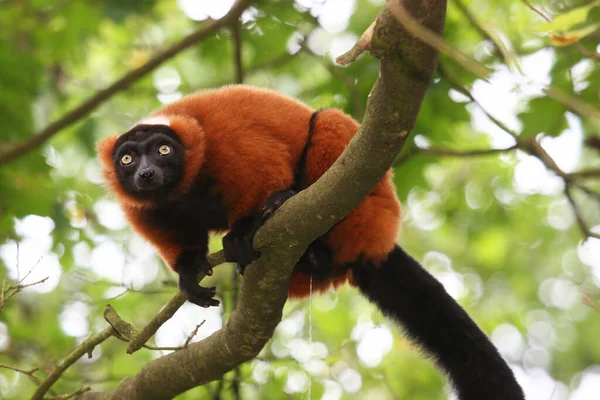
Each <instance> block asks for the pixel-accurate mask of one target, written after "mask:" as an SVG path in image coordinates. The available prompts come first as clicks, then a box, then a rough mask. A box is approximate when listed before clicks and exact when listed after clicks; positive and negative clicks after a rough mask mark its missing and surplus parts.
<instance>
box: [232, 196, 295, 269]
mask: <svg viewBox="0 0 600 400" xmlns="http://www.w3.org/2000/svg"><path fill="white" fill-rule="evenodd" d="M295 194H296V191H294V190H291V189H289V190H282V191H280V192H275V193H273V194H272V195H271V197H269V200H267V204H266V205H265V206H264V207H263V209H262V210H261V213H260V214H259V215H253V216H250V217H245V218H242V219H240V220H239V221H236V222H235V223H234V224H233V225H232V227H231V231H229V233H228V234H227V235H225V237H223V251H224V252H225V260H227V261H228V262H235V263H237V270H238V272H239V273H240V274H241V275H243V274H244V271H245V269H246V265H248V264H250V263H252V261H254V260H256V259H257V258H258V257H260V252H258V251H256V250H254V248H253V247H252V242H253V241H254V235H255V234H256V231H257V230H258V228H260V227H261V226H262V225H263V224H264V223H265V221H266V220H268V219H269V218H270V217H271V216H272V215H273V213H274V212H275V211H277V209H278V208H279V207H281V205H282V204H283V203H285V201H286V200H288V199H289V198H290V197H292V196H293V195H295Z"/></svg>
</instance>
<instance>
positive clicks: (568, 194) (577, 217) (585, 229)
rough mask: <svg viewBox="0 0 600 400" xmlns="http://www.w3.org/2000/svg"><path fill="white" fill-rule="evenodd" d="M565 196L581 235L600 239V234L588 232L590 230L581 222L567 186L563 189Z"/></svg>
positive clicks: (581, 219) (579, 212)
mask: <svg viewBox="0 0 600 400" xmlns="http://www.w3.org/2000/svg"><path fill="white" fill-rule="evenodd" d="M565 196H566V197H567V200H568V201H569V204H570V205H571V209H572V210H573V214H575V219H576V220H577V224H578V225H579V228H580V229H581V231H582V232H583V234H584V235H585V236H586V237H591V238H596V239H600V234H597V233H594V232H592V231H591V230H590V228H589V227H588V226H587V224H586V223H585V221H584V220H583V216H582V215H581V211H579V207H578V206H577V203H575V200H574V199H573V196H571V192H570V187H569V185H568V184H567V186H566V187H565Z"/></svg>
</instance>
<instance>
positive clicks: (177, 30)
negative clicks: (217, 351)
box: [0, 0, 600, 400]
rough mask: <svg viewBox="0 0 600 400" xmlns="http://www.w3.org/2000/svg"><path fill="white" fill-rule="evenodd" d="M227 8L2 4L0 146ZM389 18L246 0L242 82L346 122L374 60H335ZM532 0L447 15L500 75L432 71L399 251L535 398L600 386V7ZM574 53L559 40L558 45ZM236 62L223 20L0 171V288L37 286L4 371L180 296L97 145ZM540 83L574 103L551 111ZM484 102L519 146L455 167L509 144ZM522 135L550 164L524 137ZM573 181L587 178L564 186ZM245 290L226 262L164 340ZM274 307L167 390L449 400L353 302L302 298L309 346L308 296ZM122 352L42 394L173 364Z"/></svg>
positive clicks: (50, 359)
mask: <svg viewBox="0 0 600 400" xmlns="http://www.w3.org/2000/svg"><path fill="white" fill-rule="evenodd" d="M232 3H233V2H232V1H231V0H220V1H209V0H203V1H200V0H198V1H195V0H179V1H174V0H167V1H152V0H137V1H136V0H127V1H125V0H104V1H96V2H84V1H70V0H62V1H61V0H58V1H48V0H0V27H1V31H2V33H1V34H0V121H2V122H1V124H0V153H6V152H10V151H11V149H12V148H13V147H14V146H15V145H17V144H19V143H22V142H24V141H26V140H27V139H28V138H30V137H31V136H33V135H34V134H35V133H36V132H39V131H40V130H41V129H42V128H44V127H45V126H47V125H48V124H50V123H51V122H52V121H55V120H57V119H60V118H61V117H62V116H64V115H65V114H66V113H68V112H69V110H71V109H73V108H74V107H76V106H77V105H79V104H80V103H81V102H83V101H84V100H86V99H87V98H89V97H90V96H92V95H94V94H95V93H96V92H97V91H99V90H101V89H103V88H105V87H107V86H108V85H110V84H111V83H112V82H114V81H115V80H116V79H118V78H119V77H121V76H122V75H123V74H125V73H127V72H128V71H130V70H133V69H135V68H138V67H140V66H141V65H143V64H144V63H145V62H146V61H148V59H150V58H151V57H152V56H153V55H155V54H156V53H158V52H159V51H161V50H163V49H165V48H167V47H168V46H170V45H171V44H173V43H175V42H177V41H178V40H180V39H182V38H183V37H185V36H186V35H188V34H189V33H191V32H192V31H194V30H196V29H198V28H199V27H201V26H202V22H201V21H203V20H205V19H206V18H208V17H211V18H215V19H217V18H220V17H221V16H223V15H224V14H225V13H226V12H227V10H228V9H229V8H230V6H231V4H232ZM383 4H384V1H382V0H319V1H313V0H297V1H291V0H280V1H258V2H255V3H254V5H253V6H252V7H251V8H250V9H248V10H247V11H245V12H244V14H243V15H242V18H241V44H242V65H243V72H244V82H245V83H247V84H251V85H257V86H263V87H269V88H273V89H276V90H278V91H281V92H282V93H285V94H288V95H291V96H294V97H297V98H299V99H301V100H302V101H304V102H306V103H307V104H309V105H311V106H312V107H315V108H321V107H338V108H342V109H344V110H345V111H346V112H348V113H350V114H352V115H353V116H354V117H355V118H356V119H358V120H360V119H361V117H362V114H363V112H364V108H365V102H366V98H367V95H368V93H369V90H370V88H371V87H372V85H373V83H374V81H375V79H376V77H377V73H378V62H377V61H376V60H374V59H373V58H371V57H370V56H369V55H363V56H362V57H360V58H359V59H358V60H357V61H356V62H354V63H352V64H351V65H349V66H348V67H344V68H341V67H338V66H335V65H334V63H333V57H334V56H337V55H339V54H341V53H342V52H344V51H345V50H347V49H349V47H351V46H352V44H353V43H354V42H355V40H356V39H357V38H358V37H359V36H360V34H361V32H362V31H364V29H366V27H367V26H368V25H369V24H370V23H371V22H372V21H373V19H374V18H375V16H376V14H377V12H378V11H379V10H380V9H381V7H382V6H383ZM533 5H534V6H535V7H537V8H538V9H539V10H541V11H543V12H544V13H545V14H546V15H547V16H549V17H550V18H552V19H553V20H554V22H553V23H546V24H544V19H543V18H542V17H541V16H540V15H538V14H536V13H535V12H534V11H532V10H531V9H530V8H528V7H527V5H526V4H525V3H524V2H523V1H521V0H502V1H500V0H481V1H477V2H475V1H467V0H461V1H460V2H458V1H457V0H451V1H450V3H449V10H448V19H447V24H446V32H445V39H446V40H447V41H448V43H449V44H451V45H452V46H454V47H455V48H456V49H459V50H460V51H462V52H464V53H466V54H468V55H469V56H471V57H473V58H474V59H475V60H477V62H480V63H483V64H485V65H486V66H488V67H489V68H490V69H491V71H492V72H491V74H490V75H489V76H488V82H486V81H484V80H482V79H476V78H475V77H474V76H473V75H471V74H470V73H468V72H466V71H465V70H464V69H462V68H461V67H460V66H458V65H457V64H456V63H455V62H454V61H453V60H452V58H449V57H445V56H444V57H442V59H441V69H440V70H439V71H438V73H437V74H436V77H435V80H434V82H433V83H432V84H431V87H430V89H429V91H428V93H427V97H426V100H425V102H424V104H423V108H422V110H421V113H420V115H419V119H418V121H417V124H416V127H415V129H414V131H413V133H412V135H411V138H410V140H409V142H408V143H407V146H406V147H405V150H404V154H405V155H404V156H401V157H400V158H399V160H398V162H397V163H396V165H395V182H396V185H397V189H398V194H399V196H400V199H401V201H402V203H403V204H404V218H403V219H404V223H403V231H402V235H401V237H400V243H401V244H402V245H403V246H404V247H405V248H406V249H407V250H408V251H409V252H410V253H411V254H412V255H414V256H415V257H416V258H417V259H419V260H422V261H423V263H424V265H425V266H426V267H427V268H428V269H429V270H430V271H431V272H432V273H433V274H435V276H436V277H437V278H439V279H440V280H441V281H442V282H443V283H444V285H445V286H446V289H447V290H448V291H449V292H450V293H451V294H452V295H453V296H454V297H455V298H457V299H458V300H459V301H460V303H461V304H462V305H463V306H464V307H465V308H466V309H467V310H468V312H469V313H470V314H471V315H472V316H473V318H474V319H475V320H476V321H477V322H478V323H479V324H480V326H481V327H482V329H484V330H485V332H486V333H488V334H489V335H490V336H491V338H492V340H493V342H494V344H495V345H496V346H498V348H499V349H500V351H501V353H502V354H503V356H504V357H506V359H507V360H508V361H509V362H510V364H511V366H512V367H513V368H514V370H515V373H516V375H517V377H518V379H519V381H520V382H521V383H522V384H523V386H524V387H525V389H526V391H527V394H528V398H530V399H540V400H542V399H543V400H549V399H553V400H559V399H576V400H584V399H593V398H598V397H597V396H598V393H599V392H600V343H599V340H600V339H599V338H600V308H598V307H597V305H596V303H595V302H596V301H600V239H597V238H592V237H588V235H586V231H587V233H588V234H591V235H590V236H593V235H594V234H595V235H598V234H599V233H600V194H599V193H600V173H599V172H598V171H599V169H600V159H599V157H598V156H599V149H600V146H598V142H600V140H599V139H598V137H599V136H600V123H599V120H598V117H597V115H598V113H599V112H600V111H599V108H598V107H599V104H600V101H599V100H600V67H599V62H600V56H599V55H598V51H600V46H598V43H599V39H600V34H599V33H598V28H599V27H600V7H597V5H598V2H597V1H596V2H593V3H590V2H584V1H552V0H543V1H536V2H535V3H534V4H533ZM586 5H588V6H587V7H585V6H586ZM582 6H583V7H582ZM571 10H575V11H571ZM570 11H571V12H570ZM556 32H558V33H556ZM561 39H564V40H561ZM564 41H567V42H568V44H569V45H567V46H564V45H562V46H561V45H559V44H561V42H564ZM233 49H234V40H233V34H232V31H231V30H230V29H223V30H220V31H219V32H218V33H217V34H215V35H212V36H210V37H209V38H208V39H206V40H204V41H203V42H201V43H200V44H199V45H197V46H194V47H193V48H191V49H189V50H187V51H185V52H182V53H180V54H178V55H177V56H175V57H173V58H171V59H169V60H168V61H166V62H164V63H163V64H161V65H160V66H159V67H158V68H157V69H156V70H154V71H153V72H152V73H150V74H148V75H146V76H145V77H143V78H142V79H140V80H138V81H136V82H135V83H134V84H133V85H131V87H129V88H128V89H127V90H124V91H122V92H119V93H118V94H116V95H115V96H112V97H111V98H110V99H108V101H106V102H104V103H102V104H101V105H100V106H99V107H98V108H96V109H95V110H93V111H92V112H90V113H88V114H87V115H86V116H85V117H84V118H81V119H80V120H78V121H77V122H76V123H74V124H72V125H70V126H69V127H68V128H66V129H63V130H61V131H60V132H59V133H58V134H56V135H55V136H53V137H52V138H51V140H49V141H48V142H45V143H44V144H43V145H42V146H41V147H37V148H35V149H33V150H31V151H28V152H26V153H25V154H23V155H21V156H20V157H18V158H17V159H15V160H14V161H11V162H9V163H4V164H0V278H2V279H5V280H6V287H5V290H4V295H5V298H6V297H8V295H9V294H10V293H11V292H12V291H11V290H10V288H9V287H8V286H10V285H13V286H14V285H17V284H18V283H19V282H21V284H23V285H25V284H29V283H35V282H38V281H40V280H42V279H44V278H46V277H48V279H47V280H46V281H44V282H43V283H39V284H36V285H33V286H30V287H27V288H24V289H23V290H22V291H20V292H19V293H17V294H15V295H14V297H11V298H10V299H8V300H6V302H5V304H3V310H2V311H1V312H0V364H7V365H10V366H14V367H19V368H22V369H25V370H29V369H32V368H36V367H38V368H40V370H39V371H37V372H36V373H35V374H34V376H35V377H37V378H38V379H40V380H43V379H44V377H45V374H47V373H48V371H50V370H51V369H52V367H53V366H54V365H55V364H56V363H58V362H60V360H62V359H63V358H64V357H65V356H66V355H67V354H68V353H69V352H70V351H71V349H72V348H73V347H74V346H76V345H77V344H78V343H80V342H81V341H82V340H84V339H85V338H86V337H87V336H89V335H90V334H92V333H95V332H98V331H99V330H101V329H103V328H104V327H105V326H106V322H105V321H104V319H103V318H102V311H103V307H104V306H105V305H106V304H107V303H110V304H111V305H112V306H113V307H114V308H115V309H116V310H117V311H118V312H119V313H120V314H121V316H122V317H123V318H124V319H126V320H127V321H129V322H131V323H132V324H134V326H136V327H142V326H143V325H144V323H145V322H147V321H148V320H149V318H151V317H152V316H153V315H154V314H155V313H156V312H157V311H158V310H159V309H160V307H161V306H162V305H163V304H165V303H166V302H167V301H168V299H170V298H171V296H172V295H173V294H174V293H175V290H176V286H175V284H174V275H173V274H172V273H171V272H170V271H169V270H168V268H167V267H165V266H164V264H163V263H162V261H160V260H159V259H158V258H157V257H156V255H155V253H154V250H153V249H152V248H151V247H150V246H149V245H148V244H146V243H144V242H143V241H142V240H141V239H139V238H138V237H136V236H134V235H133V234H132V233H131V231H130V229H129V228H128V227H127V225H126V223H125V221H124V220H123V217H122V214H121V212H120V210H119V208H118V206H117V205H116V203H115V202H114V201H113V199H112V198H111V197H110V196H109V195H108V194H107V193H106V192H105V190H104V189H103V187H102V180H101V175H100V169H99V162H98V160H97V159H96V157H95V150H94V143H95V141H96V140H98V139H99V138H101V137H103V136H105V135H107V134H111V133H114V132H123V131H125V130H127V129H128V127H129V126H131V125H132V124H133V123H134V122H135V121H137V120H139V119H141V118H143V117H144V116H145V115H146V114H148V113H150V112H152V111H153V110H155V109H156V108H158V107H160V106H161V105H162V104H166V103H169V102H171V101H174V100H177V99H179V98H180V97H181V96H183V95H186V94H188V93H191V92H193V91H196V90H200V89H203V88H210V87H216V86H220V85H224V84H228V83H232V82H233V81H234V80H235V79H236V78H235V65H236V64H235V61H234V60H235V58H234V51H233ZM461 86H464V87H466V88H468V90H469V91H470V93H472V95H473V97H474V98H475V99H476V100H477V102H478V103H479V104H480V106H481V107H480V106H479V105H477V104H476V103H475V102H473V101H472V99H469V98H468V97H467V96H465V93H464V92H463V93H460V92H461V89H460V87H461ZM549 86H551V87H553V88H556V89H558V90H560V91H561V92H562V93H564V94H566V95H567V96H568V98H567V101H558V100H560V99H557V98H556V96H551V97H548V96H547V95H546V92H544V88H547V87H549ZM580 103H585V105H586V107H588V108H581V107H579V105H580ZM482 107H483V108H484V109H485V110H486V111H487V112H489V114H491V115H492V116H493V117H494V118H497V120H499V121H500V122H501V123H503V124H505V125H506V126H507V127H508V128H509V130H511V131H514V133H517V134H518V135H519V140H520V141H519V147H520V148H519V149H518V150H512V151H507V152H497V151H494V150H492V151H490V154H485V155H477V156H475V155H473V154H470V153H468V151H471V150H487V149H503V148H507V147H510V146H513V145H515V143H516V141H515V138H514V137H513V136H511V135H510V134H508V133H506V132H505V131H503V130H502V129H501V128H500V127H499V126H498V124H496V123H494V122H493V121H492V120H491V119H490V118H488V116H486V114H485V113H484V112H483V111H482ZM586 110H587V111H586ZM269 111H270V110H265V112H269ZM273 112H276V110H273ZM532 138H536V139H537V140H538V141H539V142H540V143H541V149H542V150H539V148H538V149H537V150H536V149H535V148H534V147H531V146H529V147H528V146H527V145H525V144H526V143H530V142H527V141H526V140H527V139H529V140H531V139H532ZM422 148H425V150H422ZM427 149H429V150H427ZM432 149H433V150H432ZM440 149H442V150H443V151H440ZM464 152H467V153H466V154H464ZM440 153H456V154H453V155H448V154H440ZM544 154H545V155H547V156H548V157H547V158H545V157H544ZM548 158H549V159H550V160H551V161H552V160H553V161H554V162H555V166H552V165H551V164H549V162H548ZM553 168H554V171H552V170H551V169H553ZM558 170H560V172H559V174H561V173H562V175H563V176H562V177H561V176H559V175H557V174H556V171H558ZM577 171H588V173H586V174H583V176H582V174H580V175H577V174H575V175H568V174H572V173H575V172H577ZM566 189H568V190H569V193H570V195H571V198H572V200H573V202H574V203H575V204H576V205H577V208H576V209H577V210H578V214H579V217H580V220H579V221H578V219H577V218H576V214H575V213H574V212H573V211H574V210H573V207H572V205H571V203H570V202H569V200H568V198H567V197H566V196H565V190H566ZM340 195H343V194H340ZM219 247H220V238H213V239H212V240H211V249H212V250H217V249H218V248H219ZM236 279H237V278H235V271H234V268H232V267H231V265H227V266H221V267H219V268H218V269H217V270H216V273H215V276H214V277H213V278H211V280H212V281H213V282H214V283H216V285H217V286H218V295H219V298H220V299H221V300H222V304H223V305H222V306H221V307H220V308H218V309H217V308H215V309H210V310H204V309H200V308H198V307H195V306H191V305H189V304H186V305H185V306H184V307H182V308H181V309H180V310H179V311H178V313H177V314H176V315H175V317H174V318H173V319H172V320H170V321H169V322H167V323H166V324H165V325H164V326H163V327H162V328H161V329H160V330H159V332H158V333H157V335H156V337H155V338H154V340H153V341H154V343H153V344H156V345H159V346H179V345H181V344H182V343H183V342H184V341H185V340H186V338H187V337H188V335H189V334H190V332H192V330H193V329H194V327H195V326H196V325H197V324H200V323H201V322H202V321H205V323H204V324H203V325H202V327H201V328H200V330H199V332H198V335H196V336H195V338H194V340H199V339H201V338H203V337H206V336H207V335H209V334H210V333H211V332H213V331H215V330H217V329H219V327H220V326H221V325H222V323H223V321H224V320H226V318H227V317H228V315H229V314H230V312H231V309H232V307H233V303H234V301H235V296H234V293H235V288H236V287H237V286H236V285H237V283H236ZM13 291H14V290H13ZM284 312H285V314H284V320H283V321H282V323H281V324H280V326H279V327H278V329H277V332H276V335H275V337H274V339H273V340H272V341H271V342H270V343H269V344H268V345H267V347H266V348H265V349H264V351H263V352H262V353H261V355H260V357H259V359H257V360H255V361H253V362H251V363H247V364H245V365H243V366H242V367H241V368H239V369H238V370H237V371H233V372H231V373H229V374H228V375H226V376H225V378H224V380H223V381H222V382H213V383H211V384H209V385H206V386H204V387H200V388H196V389H194V390H192V391H190V392H188V393H186V394H183V395H181V396H179V397H178V399H197V398H202V399H204V398H206V399H213V398H214V399H263V398H265V399H266V398H271V399H278V398H290V399H304V398H307V391H308V386H309V383H310V384H311V395H312V397H311V398H313V399H324V400H336V399H445V398H447V397H448V388H447V387H446V386H445V384H444V380H443V378H442V377H441V376H440V374H439V373H438V372H437V371H436V370H435V369H434V367H433V366H432V364H431V363H430V362H429V361H428V360H426V359H425V358H424V357H423V356H422V355H421V354H420V353H419V352H418V349H416V348H415V347H413V346H412V345H411V344H410V343H409V342H408V341H407V340H406V339H405V338H404V337H403V335H402V333H401V331H400V329H398V328H396V327H395V326H394V325H393V324H391V323H390V322H389V321H386V320H385V319H384V318H383V317H382V316H381V314H380V313H379V312H378V311H376V310H375V309H374V308H373V307H372V306H370V305H369V304H368V303H367V302H366V301H365V300H364V299H362V298H361V297H359V296H358V295H357V293H356V292H355V291H354V290H352V289H350V288H344V289H342V290H340V291H339V292H337V293H329V294H327V295H325V296H320V297H315V298H313V299H312V341H313V343H312V344H310V343H309V334H308V332H309V314H310V308H309V302H308V301H303V302H298V301H294V302H290V303H288V304H287V305H286V308H285V310H284ZM439 334H440V335H443V334H444V332H443V331H442V332H440V333H439ZM125 348H126V344H125V343H123V342H120V341H118V340H115V339H114V338H113V339H111V340H109V341H106V342H104V343H103V344H102V345H101V346H99V347H97V348H96V349H95V350H94V352H93V357H92V358H90V359H88V358H87V357H84V358H82V359H81V360H79V361H78V362H77V363H76V364H75V365H73V366H72V367H71V368H70V369H69V370H68V371H67V372H66V373H65V374H64V376H63V377H62V378H61V379H60V380H59V382H58V383H57V384H56V385H54V387H53V389H54V392H55V394H61V393H68V392H72V391H75V390H77V389H79V388H80V387H81V386H83V385H90V386H91V387H92V388H93V389H94V390H103V389H108V388H111V387H114V386H115V385H118V384H119V382H120V381H121V380H122V379H124V378H126V377H128V376H131V375H132V374H135V373H136V372H137V371H139V370H140V368H141V367H142V366H143V365H144V364H145V363H147V362H148V361H150V360H152V359H154V358H157V357H160V356H161V355H162V354H163V353H164V352H163V351H151V350H146V349H142V350H141V351H138V352H136V353H135V354H133V355H127V354H126V353H125ZM311 354H312V356H311ZM35 388H36V383H35V381H34V379H31V378H30V377H28V376H26V375H23V374H19V373H17V372H15V371H12V370H9V369H5V368H0V398H2V399H24V398H27V397H29V396H30V395H31V393H33V391H34V390H35ZM282 393H283V394H282Z"/></svg>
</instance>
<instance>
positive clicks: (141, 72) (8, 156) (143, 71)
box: [0, 0, 253, 165]
mask: <svg viewBox="0 0 600 400" xmlns="http://www.w3.org/2000/svg"><path fill="white" fill-rule="evenodd" d="M252 2H253V0H238V1H237V2H236V3H235V5H234V6H233V7H232V8H231V10H230V11H229V13H227V15H225V16H224V17H223V18H221V19H219V20H216V21H210V22H209V23H207V24H206V25H204V26H203V27H202V28H200V29H199V30H197V31H195V32H194V33H192V34H190V35H189V36H187V37H185V38H184V39H183V40H181V41H180V42H178V43H175V44H174V45H172V46H171V47H169V48H167V49H165V50H164V51H162V52H161V53H159V54H157V55H156V56H154V57H153V58H151V59H150V60H149V61H148V62H147V63H146V64H144V65H142V66H141V67H140V68H138V69H136V70H133V71H131V72H129V73H127V74H125V75H124V76H123V77H121V78H120V79H119V80H117V81H116V82H114V83H113V84H112V85H110V86H109V87H107V88H106V89H102V90H100V91H99V92H97V93H96V94H95V95H93V96H92V97H90V98H89V99H88V100H86V101H85V102H83V103H82V104H81V105H79V106H78V107H77V108H75V109H73V110H71V111H70V112H68V113H67V114H66V115H64V116H63V117H62V118H60V119H59V120H57V121H54V122H53V123H51V124H50V125H48V126H46V127H45V128H44V129H42V130H41V131H40V132H38V133H37V134H35V135H34V136H32V137H31V138H29V139H28V140H26V141H25V142H23V143H21V144H19V145H17V146H15V147H14V148H12V149H10V150H8V151H7V152H5V153H2V154H0V165H2V164H6V163H8V162H10V161H12V160H14V159H16V158H18V157H19V156H21V155H23V154H25V153H27V152H28V151H31V150H33V149H35V148H37V147H39V146H40V145H42V144H43V143H44V142H46V141H47V140H48V139H50V138H51V137H52V136H54V135H55V134H57V133H58V132H60V131H61V130H62V129H64V128H66V127H68V126H69V125H72V124H73V123H75V122H77V121H79V120H80V119H81V118H83V117H85V116H87V115H89V114H90V112H92V111H93V110H94V109H96V107H98V106H99V105H100V104H102V103H104V102H105V101H107V100H109V99H110V98H111V97H112V96H114V95H115V94H116V93H118V92H121V91H123V90H125V89H127V88H128V87H129V86H131V85H132V84H133V83H135V82H137V81H138V80H139V79H140V78H142V77H144V76H146V75H147V74H148V73H149V72H152V71H153V70H154V69H155V68H156V67H158V66H159V65H160V64H162V63H163V62H165V61H167V60H169V59H170V58H172V57H174V56H176V55H177V54H179V53H181V52H182V51H183V50H185V49H187V48H189V47H191V46H193V45H195V44H197V43H198V42H200V41H202V40H204V39H205V38H207V37H209V36H210V35H212V34H213V33H215V32H217V31H218V30H219V29H221V28H223V27H225V26H227V25H230V24H231V23H232V22H233V21H237V19H238V18H239V17H240V15H241V14H242V12H243V11H244V10H245V9H246V8H248V7H249V6H250V4H252Z"/></svg>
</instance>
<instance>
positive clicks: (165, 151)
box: [158, 144, 171, 156]
mask: <svg viewBox="0 0 600 400" xmlns="http://www.w3.org/2000/svg"><path fill="white" fill-rule="evenodd" d="M158 152H159V153H160V154H162V155H163V156H166V155H167V154H169V153H170V152H171V148H170V147H169V146H167V145H166V144H163V145H162V146H160V147H159V148H158Z"/></svg>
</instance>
